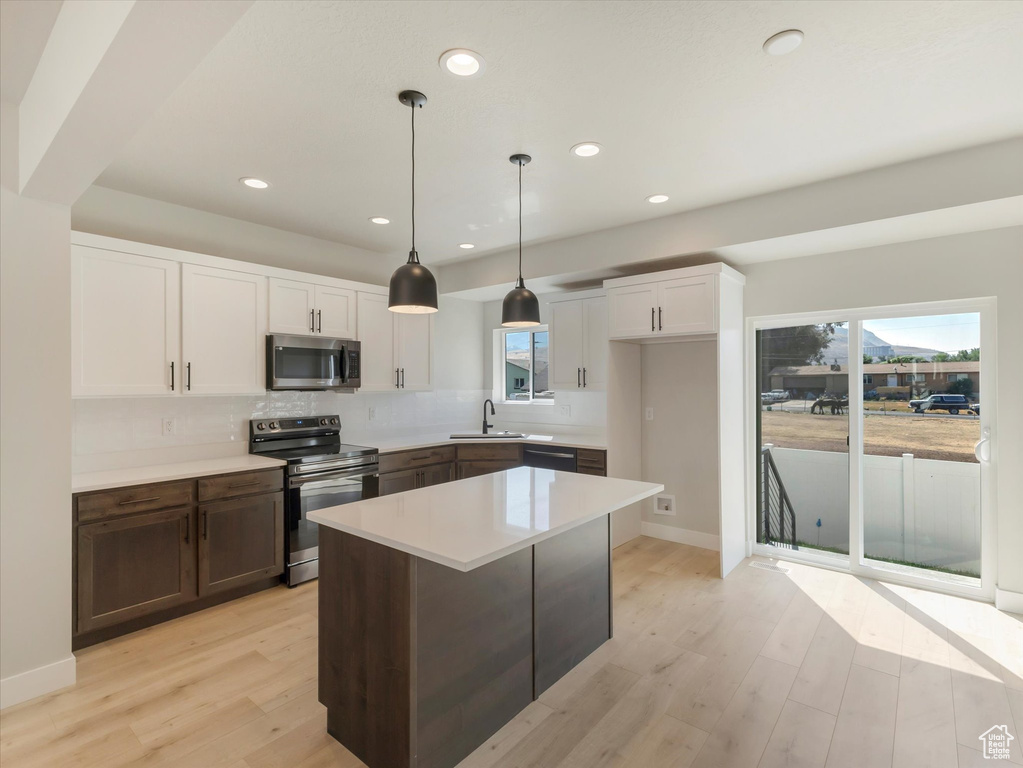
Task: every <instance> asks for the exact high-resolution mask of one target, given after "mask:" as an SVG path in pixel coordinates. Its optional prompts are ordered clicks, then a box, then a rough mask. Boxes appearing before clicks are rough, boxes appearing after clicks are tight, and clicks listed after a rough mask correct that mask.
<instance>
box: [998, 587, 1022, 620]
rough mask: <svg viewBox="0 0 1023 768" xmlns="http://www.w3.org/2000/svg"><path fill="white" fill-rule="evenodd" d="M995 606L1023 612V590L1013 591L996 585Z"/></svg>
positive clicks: (1003, 609)
mask: <svg viewBox="0 0 1023 768" xmlns="http://www.w3.org/2000/svg"><path fill="white" fill-rule="evenodd" d="M995 608H997V609H998V610H1000V611H1008V612H1009V613H1019V614H1023V592H1012V591H1010V590H1008V589H999V588H998V587H995Z"/></svg>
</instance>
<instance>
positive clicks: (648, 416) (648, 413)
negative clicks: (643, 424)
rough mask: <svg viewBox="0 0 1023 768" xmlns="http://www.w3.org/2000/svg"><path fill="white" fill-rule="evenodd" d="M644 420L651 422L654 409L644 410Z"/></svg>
mask: <svg viewBox="0 0 1023 768" xmlns="http://www.w3.org/2000/svg"><path fill="white" fill-rule="evenodd" d="M646 420H647V421H653V420H654V409H653V408H647V409H646Z"/></svg>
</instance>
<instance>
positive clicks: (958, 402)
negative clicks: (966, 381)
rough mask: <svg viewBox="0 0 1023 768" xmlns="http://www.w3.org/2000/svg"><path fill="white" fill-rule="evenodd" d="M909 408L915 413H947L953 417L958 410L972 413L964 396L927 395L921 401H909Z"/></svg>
mask: <svg viewBox="0 0 1023 768" xmlns="http://www.w3.org/2000/svg"><path fill="white" fill-rule="evenodd" d="M909 407H910V408H912V409H913V410H914V411H916V412H917V413H923V412H924V411H948V412H949V413H950V414H952V415H953V416H956V415H958V413H959V411H960V410H963V411H972V410H973V409H972V408H970V401H969V400H967V399H966V395H929V396H928V397H925V398H923V399H922V400H910V401H909Z"/></svg>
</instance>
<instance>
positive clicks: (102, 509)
mask: <svg viewBox="0 0 1023 768" xmlns="http://www.w3.org/2000/svg"><path fill="white" fill-rule="evenodd" d="M194 487H195V482H194V481H193V480H179V481H175V482H172V483H149V484H147V485H131V486H128V487H127V488H112V489H110V490H108V491H96V492H95V493H83V494H79V495H78V497H77V499H76V501H77V506H78V520H79V522H88V521H91V520H100V519H103V518H107V517H117V516H119V515H130V514H134V513H136V512H152V511H153V510H156V509H171V508H173V507H188V506H191V505H192V504H193V500H194V491H193V490H192V489H193V488H194Z"/></svg>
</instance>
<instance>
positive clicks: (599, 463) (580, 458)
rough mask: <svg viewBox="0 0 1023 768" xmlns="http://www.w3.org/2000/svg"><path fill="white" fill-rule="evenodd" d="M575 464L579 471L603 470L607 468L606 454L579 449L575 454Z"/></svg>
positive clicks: (590, 449) (604, 452)
mask: <svg viewBox="0 0 1023 768" xmlns="http://www.w3.org/2000/svg"><path fill="white" fill-rule="evenodd" d="M576 464H577V465H578V467H579V469H580V471H581V470H582V469H583V468H584V467H585V468H587V469H605V468H606V467H607V452H606V451H598V450H595V449H593V448H580V449H579V450H578V451H577V452H576Z"/></svg>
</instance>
